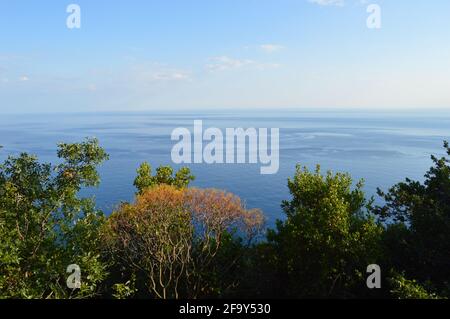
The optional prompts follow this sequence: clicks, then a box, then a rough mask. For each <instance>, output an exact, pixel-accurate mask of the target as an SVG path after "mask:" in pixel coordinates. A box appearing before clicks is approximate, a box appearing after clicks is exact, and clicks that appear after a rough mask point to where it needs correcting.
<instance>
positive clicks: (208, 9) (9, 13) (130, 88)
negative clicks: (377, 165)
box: [0, 0, 450, 112]
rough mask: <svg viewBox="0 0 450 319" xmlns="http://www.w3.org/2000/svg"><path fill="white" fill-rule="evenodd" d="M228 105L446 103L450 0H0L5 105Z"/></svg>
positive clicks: (0, 106) (0, 107) (0, 77)
mask: <svg viewBox="0 0 450 319" xmlns="http://www.w3.org/2000/svg"><path fill="white" fill-rule="evenodd" d="M70 3H76V4H78V5H79V6H80V8H81V29H68V28H67V27H66V19H67V16H68V15H69V14H68V13H66V7H67V6H68V5H69V4H70ZM371 3H376V4H378V5H380V8H381V10H382V11H381V18H382V28H381V29H369V28H367V26H366V20H367V18H368V16H369V14H368V13H367V12H366V9H367V6H368V5H369V4H371ZM224 108H239V109H242V108H245V109H253V108H255V109H256V108H270V109H273V110H276V109H277V108H279V109H282V108H317V109H320V108H349V109H393V108H396V109H405V110H408V109H417V108H442V109H447V110H448V109H450V1H448V0H427V1H425V0H414V1H410V0H379V1H365V0H176V1H175V0H164V1H163V0H150V1H149V0H146V1H144V0H142V1H137V0H128V1H122V0H114V1H105V0H95V1H93V0H72V1H61V0H58V1H56V0H55V1H50V0H40V1H25V0H7V1H5V0H0V112H54V111H60V112H64V111H81V112H85V111H151V110H171V109H173V110H179V109H181V110H191V109H210V110H212V109H224Z"/></svg>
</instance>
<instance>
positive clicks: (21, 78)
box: [19, 75, 30, 82]
mask: <svg viewBox="0 0 450 319" xmlns="http://www.w3.org/2000/svg"><path fill="white" fill-rule="evenodd" d="M29 80H30V78H29V77H28V76H26V75H22V76H21V77H20V78H19V81H21V82H26V81H29Z"/></svg>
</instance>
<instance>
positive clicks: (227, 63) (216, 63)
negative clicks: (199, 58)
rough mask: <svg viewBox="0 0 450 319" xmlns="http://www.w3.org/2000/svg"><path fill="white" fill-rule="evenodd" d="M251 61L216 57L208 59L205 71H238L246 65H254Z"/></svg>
mask: <svg viewBox="0 0 450 319" xmlns="http://www.w3.org/2000/svg"><path fill="white" fill-rule="evenodd" d="M255 63H256V62H255V61H253V60H248V59H245V60H239V59H233V58H230V57H228V56H218V57H213V58H210V59H209V62H208V63H207V64H206V69H207V70H209V71H213V72H214V71H225V70H230V69H239V68H242V67H244V66H247V65H252V64H255Z"/></svg>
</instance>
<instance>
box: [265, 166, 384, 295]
mask: <svg viewBox="0 0 450 319" xmlns="http://www.w3.org/2000/svg"><path fill="white" fill-rule="evenodd" d="M288 187H289V190H290V193H291V195H292V199H291V200H289V201H284V202H283V205H282V207H283V210H284V212H285V214H286V219H285V220H284V221H278V222H277V225H276V229H275V230H269V232H268V243H269V248H271V249H270V250H269V252H271V253H273V254H275V256H274V257H271V258H269V261H270V262H272V263H273V267H274V269H276V271H277V274H276V276H278V278H279V280H280V285H279V286H280V291H278V296H280V295H281V296H284V297H355V296H357V295H359V296H361V294H363V293H365V291H367V287H365V272H366V268H367V266H368V265H369V264H373V263H379V262H380V259H379V258H380V256H381V254H380V250H379V239H380V236H381V233H382V227H381V226H379V225H377V224H376V223H375V222H374V219H373V218H372V217H370V216H369V214H368V209H367V208H368V206H369V204H370V202H367V200H366V199H365V197H364V192H363V191H362V187H363V183H362V181H360V182H359V183H358V184H357V185H356V188H355V189H353V190H352V189H351V187H352V179H351V177H350V176H349V175H348V174H342V173H337V174H333V173H331V172H328V173H327V174H326V176H322V175H321V171H320V167H319V166H317V168H316V171H315V172H310V171H309V170H308V169H307V168H303V169H302V168H301V167H300V166H297V172H296V174H295V176H294V178H293V179H289V181H288Z"/></svg>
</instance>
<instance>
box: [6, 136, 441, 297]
mask: <svg viewBox="0 0 450 319" xmlns="http://www.w3.org/2000/svg"><path fill="white" fill-rule="evenodd" d="M445 148H446V150H447V153H448V155H450V149H449V145H448V144H447V143H446V144H445ZM58 156H59V157H60V158H61V163H60V164H58V165H51V164H42V163H40V162H38V160H37V158H35V157H33V156H29V155H27V154H21V155H20V156H17V157H9V158H8V159H7V160H6V161H5V162H4V163H3V164H2V165H0V239H1V240H0V298H92V297H100V298H211V297H213V298H223V297H246V298H253V297H271V298H371V297H384V298H433V299H434V298H447V297H449V295H450V254H449V252H450V237H449V236H450V162H449V160H448V159H447V158H445V157H443V158H436V157H432V160H433V162H434V166H433V167H432V168H431V169H430V170H429V171H428V172H427V174H426V175H425V181H424V182H423V183H421V182H416V181H411V180H409V179H407V180H406V181H405V182H403V183H399V184H397V185H395V186H394V187H392V188H391V189H390V190H389V191H388V192H387V193H384V192H382V191H381V190H380V191H379V195H380V196H381V197H382V198H383V199H384V202H385V204H384V205H382V206H374V205H373V201H372V200H367V199H366V197H365V195H364V192H363V190H362V186H363V184H362V182H359V183H357V184H356V186H355V187H353V181H352V179H351V177H350V176H349V175H348V174H341V173H337V174H333V173H331V172H327V173H326V174H325V175H324V174H322V172H321V171H320V168H319V167H317V169H316V170H315V171H314V172H310V171H308V170H307V169H306V168H302V167H300V166H299V167H297V171H296V173H295V175H294V177H293V178H292V179H289V181H288V187H289V190H290V193H291V199H290V200H287V201H285V202H283V203H282V207H283V210H284V212H285V215H286V218H285V219H284V220H282V221H278V222H277V225H276V227H275V229H270V230H267V231H264V218H263V215H262V213H261V212H260V211H259V210H248V209H246V208H245V207H244V205H243V204H242V203H241V201H240V199H239V198H238V197H237V196H235V195H232V194H229V193H226V192H223V191H219V190H213V189H210V190H203V189H196V188H190V187H188V186H189V183H190V182H191V181H192V180H193V179H194V177H193V176H192V175H191V172H190V171H189V169H187V168H182V169H180V170H179V171H178V172H176V173H174V171H173V169H172V168H171V167H169V166H163V167H159V168H158V169H157V170H156V174H155V175H152V173H151V167H150V165H149V164H147V163H144V164H142V165H141V167H140V168H139V169H138V174H137V177H136V180H135V182H134V185H135V186H136V189H137V194H136V199H135V201H134V202H133V203H123V204H121V206H120V207H118V208H117V210H116V211H115V212H113V213H112V214H111V216H109V217H105V216H104V215H103V213H102V212H100V211H98V210H97V209H96V208H95V203H94V201H93V199H91V198H80V197H79V196H78V193H79V191H80V189H81V188H84V187H90V186H96V185H98V183H99V176H98V173H97V169H96V167H97V165H99V164H101V163H102V162H103V161H104V160H106V159H107V154H106V153H105V152H104V151H103V149H102V148H100V147H99V146H98V143H97V141H96V140H86V141H85V142H83V143H79V144H61V145H59V150H58ZM264 235H265V236H264ZM71 264H77V265H79V266H80V268H81V272H82V281H81V283H82V285H81V288H80V289H75V290H71V289H69V288H67V287H66V280H67V277H68V275H69V274H67V273H66V268H67V266H68V265H71ZM369 264H379V265H380V266H381V269H382V277H383V281H382V289H375V290H370V289H368V288H367V286H366V277H367V276H368V274H367V273H366V267H367V265H369Z"/></svg>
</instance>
